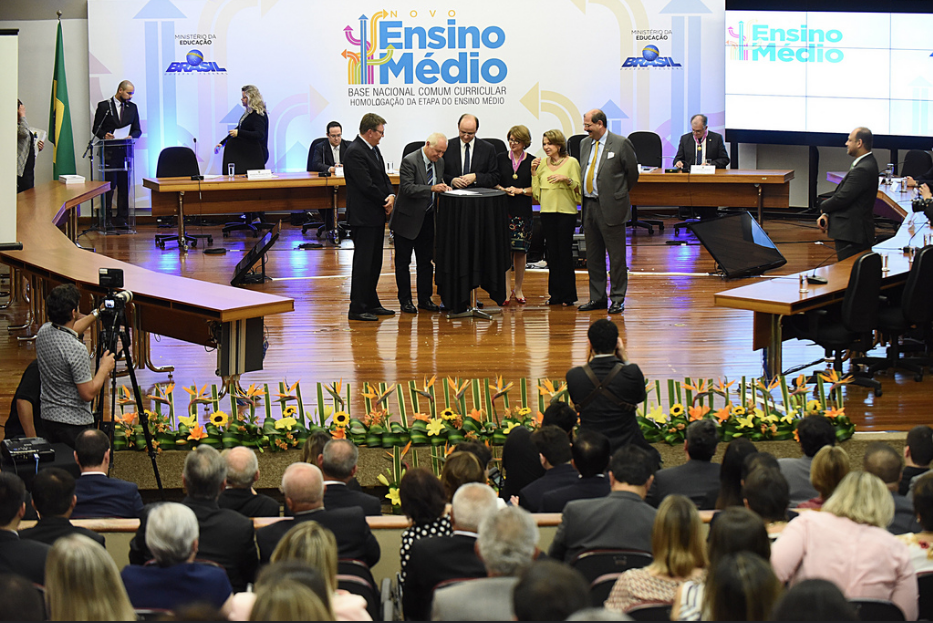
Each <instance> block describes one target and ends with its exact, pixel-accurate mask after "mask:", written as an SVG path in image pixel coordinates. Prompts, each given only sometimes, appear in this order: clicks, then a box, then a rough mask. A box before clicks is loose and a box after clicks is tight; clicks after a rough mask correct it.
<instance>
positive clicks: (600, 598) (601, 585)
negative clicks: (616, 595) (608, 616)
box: [590, 573, 622, 608]
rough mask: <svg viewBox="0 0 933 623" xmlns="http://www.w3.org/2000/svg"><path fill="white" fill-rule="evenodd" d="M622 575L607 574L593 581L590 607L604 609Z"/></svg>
mask: <svg viewBox="0 0 933 623" xmlns="http://www.w3.org/2000/svg"><path fill="white" fill-rule="evenodd" d="M621 575H622V574H621V573H605V574H603V575H601V576H599V577H598V578H596V579H595V580H593V582H592V583H591V584H590V606H592V607H593V608H602V607H603V604H604V603H606V600H607V599H609V595H611V594H612V587H613V586H615V585H616V582H617V581H618V579H619V576H621Z"/></svg>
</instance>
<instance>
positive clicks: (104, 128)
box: [91, 80, 143, 227]
mask: <svg viewBox="0 0 933 623" xmlns="http://www.w3.org/2000/svg"><path fill="white" fill-rule="evenodd" d="M134 93H136V87H134V86H133V83H132V82H130V81H129V80H124V81H123V82H121V83H120V84H119V85H118V86H117V93H116V95H114V96H113V97H111V98H110V99H105V100H103V101H102V102H99V103H98V104H97V112H96V113H94V125H92V126H91V129H92V130H93V132H94V136H96V137H97V138H99V139H103V140H111V139H113V138H114V133H115V132H116V131H117V129H119V128H125V127H127V126H129V128H130V129H129V136H130V138H133V139H137V138H139V137H140V136H142V133H143V132H142V129H141V128H140V126H139V111H138V110H137V109H136V104H134V103H133V102H131V101H130V100H131V99H133V94H134ZM127 155H128V154H127V150H126V147H124V146H116V145H115V146H112V147H107V148H106V149H104V159H105V160H106V162H105V163H101V164H106V165H107V167H106V168H113V169H122V167H123V161H124V159H125V158H126V157H127ZM104 179H105V180H107V181H108V182H110V191H109V192H108V193H107V194H105V195H104V213H105V214H106V220H107V225H108V226H109V225H111V224H112V225H114V226H116V227H126V224H127V223H126V219H127V216H128V214H129V184H130V179H129V176H128V174H127V172H126V171H121V170H113V171H108V172H106V173H104ZM114 189H116V191H117V214H116V219H115V220H114V221H113V222H112V223H111V220H110V206H111V205H112V202H113V191H114Z"/></svg>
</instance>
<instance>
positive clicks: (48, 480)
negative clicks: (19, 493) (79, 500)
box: [32, 467, 75, 517]
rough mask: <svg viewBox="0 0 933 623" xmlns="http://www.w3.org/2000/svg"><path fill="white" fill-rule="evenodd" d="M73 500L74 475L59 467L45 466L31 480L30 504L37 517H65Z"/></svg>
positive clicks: (69, 512) (72, 505) (69, 511)
mask: <svg viewBox="0 0 933 623" xmlns="http://www.w3.org/2000/svg"><path fill="white" fill-rule="evenodd" d="M74 502H75V479H74V476H72V475H71V474H69V473H68V472H66V471H65V470H63V469H61V468H59V467H46V468H45V469H43V470H41V471H40V472H39V473H38V474H36V477H35V478H33V480H32V505H33V506H34V507H35V509H36V512H37V513H39V517H65V516H67V515H70V514H71V510H72V508H74Z"/></svg>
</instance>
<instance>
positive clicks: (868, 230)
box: [816, 128, 878, 261]
mask: <svg viewBox="0 0 933 623" xmlns="http://www.w3.org/2000/svg"><path fill="white" fill-rule="evenodd" d="M871 146H872V134H871V130H869V129H868V128H855V129H854V130H852V132H851V133H850V134H849V138H848V140H846V153H848V154H849V155H850V156H851V157H853V158H855V162H853V163H852V166H851V167H849V172H848V173H846V176H845V177H844V178H842V181H841V182H840V183H839V186H837V187H836V190H835V192H833V195H832V197H829V198H828V199H826V200H825V201H823V203H821V204H820V211H821V212H823V213H822V214H821V215H820V218H818V219H817V221H816V224H817V225H819V227H820V230H822V231H824V232H827V233H828V234H829V236H830V237H831V238H832V239H833V242H834V243H835V245H836V258H837V259H838V260H839V261H842V260H844V259H846V258H847V257H852V256H853V255H858V254H859V253H861V252H862V251H867V250H869V249H871V246H872V245H873V244H875V216H874V213H873V211H874V208H875V197H877V195H878V163H877V162H876V161H875V156H874V154H872V153H871Z"/></svg>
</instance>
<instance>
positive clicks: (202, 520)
mask: <svg viewBox="0 0 933 623" xmlns="http://www.w3.org/2000/svg"><path fill="white" fill-rule="evenodd" d="M226 476H227V462H226V461H225V460H224V458H223V457H222V456H220V453H219V452H217V450H215V449H214V448H212V447H210V446H205V445H201V446H198V447H197V448H194V449H193V450H191V451H190V452H188V456H187V457H185V466H184V471H183V472H182V476H181V482H182V486H183V487H184V488H185V492H186V493H187V497H185V499H184V500H182V504H183V505H185V506H186V507H188V508H190V509H191V510H192V511H194V514H195V516H196V517H197V524H198V532H199V533H200V539H199V540H198V558H199V559H200V560H209V561H211V562H214V563H217V564H218V565H220V566H221V567H223V568H224V569H226V571H227V577H228V578H229V579H230V584H231V585H232V586H233V590H236V591H241V590H244V589H245V588H246V585H247V584H248V583H250V582H252V581H253V579H254V576H255V575H256V567H257V566H258V564H259V560H258V558H257V556H256V540H255V530H254V529H253V522H252V520H250V519H249V518H247V517H244V516H243V515H241V514H240V513H237V512H236V511H232V510H228V509H226V508H220V506H219V505H218V504H217V498H219V497H220V494H221V493H222V492H223V490H224V488H225V486H226V485H225V483H226ZM150 508H151V507H147V510H148V509H150ZM147 522H148V516H147V512H144V513H143V517H142V518H141V519H140V522H139V530H137V532H136V536H135V537H134V538H133V541H132V542H131V543H130V562H131V563H132V564H134V565H141V564H143V563H145V562H146V561H147V560H149V559H150V558H152V556H153V555H154V552H153V553H152V554H150V551H149V549H148V547H147V543H148V541H147V536H146V527H147ZM195 538H198V537H197V535H195Z"/></svg>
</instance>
